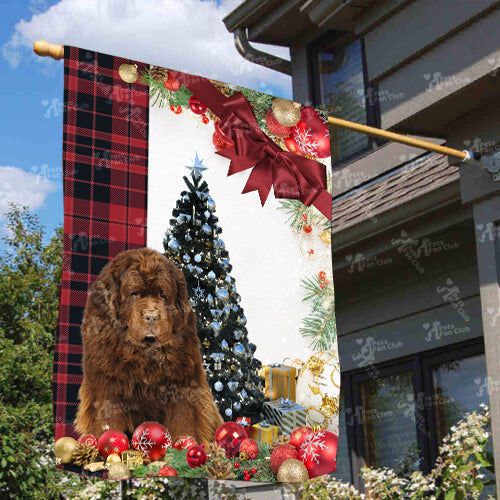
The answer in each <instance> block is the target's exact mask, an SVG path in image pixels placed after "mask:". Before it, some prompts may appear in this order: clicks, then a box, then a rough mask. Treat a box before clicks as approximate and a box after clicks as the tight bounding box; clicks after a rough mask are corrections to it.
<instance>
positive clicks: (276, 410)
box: [264, 398, 306, 435]
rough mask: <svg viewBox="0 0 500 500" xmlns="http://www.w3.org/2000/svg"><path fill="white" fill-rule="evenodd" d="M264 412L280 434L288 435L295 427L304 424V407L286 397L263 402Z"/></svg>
mask: <svg viewBox="0 0 500 500" xmlns="http://www.w3.org/2000/svg"><path fill="white" fill-rule="evenodd" d="M264 414H265V416H266V417H267V419H268V420H269V421H270V422H272V423H274V424H276V425H277V426H278V427H279V430H280V432H281V433H282V434H286V435H290V434H291V433H292V431H293V430H294V429H296V428H297V427H300V426H301V425H306V409H305V408H304V407H303V406H301V405H299V404H298V403H296V402H295V401H292V400H291V399H288V398H280V399H278V400H277V401H268V402H266V403H264Z"/></svg>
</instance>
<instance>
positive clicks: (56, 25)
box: [0, 0, 292, 253]
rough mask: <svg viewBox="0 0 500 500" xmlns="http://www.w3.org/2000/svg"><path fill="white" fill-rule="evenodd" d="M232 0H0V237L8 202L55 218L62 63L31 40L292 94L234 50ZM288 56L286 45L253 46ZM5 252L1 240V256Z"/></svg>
mask: <svg viewBox="0 0 500 500" xmlns="http://www.w3.org/2000/svg"><path fill="white" fill-rule="evenodd" d="M239 3H240V0H217V1H207V0H205V1H201V0H182V1H179V0H59V1H48V0H31V1H29V0H25V1H22V0H21V1H20V0H2V2H1V5H0V14H1V19H2V23H0V67H1V72H0V73H1V75H2V78H1V79H0V102H1V105H2V111H3V113H2V120H0V234H2V235H3V234H5V210H6V207H7V205H8V203H9V202H16V203H21V204H24V205H27V206H28V207H30V208H31V209H32V210H33V212H35V213H36V214H37V215H38V216H39V218H40V220H41V222H42V223H43V224H44V226H45V227H46V230H47V235H49V236H50V234H52V232H53V231H54V229H55V228H56V227H58V226H60V225H62V223H63V197H62V121H63V117H62V107H63V100H62V99H63V84H64V82H63V62H62V61H54V60H52V59H49V58H41V57H38V56H36V55H35V54H33V52H32V46H33V42H34V41H35V40H38V39H45V40H47V41H49V42H51V43H60V44H65V45H74V46H77V47H81V48H86V49H90V50H97V51H100V52H104V53H108V54H112V55H115V56H122V57H127V58H131V59H135V60H138V61H144V62H146V63H151V64H157V65H161V66H166V67H170V68H174V69H177V70H180V71H186V72H190V73H195V74H199V75H202V76H206V77H210V78H214V79H218V80H222V81H226V82H229V83H233V84H238V85H243V86H246V87H249V88H253V89H257V90H261V91H263V92H268V93H270V94H273V95H276V96H278V97H286V98H291V97H292V95H291V80H290V78H289V77H288V76H286V75H283V74H281V73H277V72H275V71H272V70H269V69H267V68H263V67H261V66H258V65H254V64H252V63H250V62H248V61H246V60H245V59H243V58H242V57H241V56H240V55H239V54H238V52H237V51H236V49H235V47H234V43H233V37H232V34H231V33H229V32H228V31H227V30H226V28H225V26H224V24H223V22H222V19H223V17H224V16H225V15H226V14H227V13H229V12H230V11H231V10H233V9H234V8H235V7H236V6H237V5H238V4H239ZM258 48H261V49H263V50H265V51H268V52H272V53H275V54H277V55H280V56H281V57H284V58H289V53H288V49H285V48H281V47H266V46H261V45H258ZM3 250H4V245H3V243H0V253H2V252H3Z"/></svg>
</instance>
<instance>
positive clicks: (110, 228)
mask: <svg viewBox="0 0 500 500" xmlns="http://www.w3.org/2000/svg"><path fill="white" fill-rule="evenodd" d="M123 63H130V64H137V66H138V70H139V72H140V71H142V70H143V69H144V64H143V63H136V62H134V61H130V60H126V59H122V58H119V57H113V56H109V55H105V54H100V53H97V52H92V51H88V50H83V49H78V48H74V47H65V48H64V135H63V175H64V187H63V189H64V257H63V270H62V279H61V299H60V306H59V325H58V332H57V343H56V348H55V355H54V378H53V400H54V421H55V438H56V439H58V438H60V437H63V436H74V437H77V433H76V432H75V430H74V428H73V425H72V422H73V421H74V419H75V416H76V410H77V408H78V389H79V387H80V384H81V382H82V379H83V374H82V366H81V365H82V345H81V335H80V324H81V320H82V315H83V311H84V308H85V303H86V300H87V293H88V290H89V288H90V285H91V284H92V283H93V282H94V281H95V279H96V278H97V276H98V274H99V272H100V271H101V269H102V268H103V267H104V266H105V265H106V264H107V263H108V262H109V261H110V260H111V259H112V258H113V257H115V256H116V255H117V254H118V253H120V252H122V251H124V250H128V249H133V248H141V247H144V246H146V220H147V218H146V209H147V173H148V118H149V90H148V87H147V86H145V85H142V84H140V83H138V81H139V80H138V81H137V82H136V83H133V84H128V83H125V82H124V81H123V80H122V79H121V78H120V76H119V73H118V68H119V67H120V65H121V64H123Z"/></svg>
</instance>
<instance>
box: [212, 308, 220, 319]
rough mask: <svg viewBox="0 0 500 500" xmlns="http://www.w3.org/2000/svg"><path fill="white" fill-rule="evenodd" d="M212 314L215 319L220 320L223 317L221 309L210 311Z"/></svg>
mask: <svg viewBox="0 0 500 500" xmlns="http://www.w3.org/2000/svg"><path fill="white" fill-rule="evenodd" d="M210 313H211V314H212V317H213V318H215V319H219V318H220V317H221V316H222V311H221V310H220V309H210Z"/></svg>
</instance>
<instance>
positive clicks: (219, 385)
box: [214, 380, 224, 392]
mask: <svg viewBox="0 0 500 500" xmlns="http://www.w3.org/2000/svg"><path fill="white" fill-rule="evenodd" d="M214 389H215V390H216V391H217V392H220V391H222V389H224V384H223V383H222V382H221V381H220V380H217V382H215V384H214Z"/></svg>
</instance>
